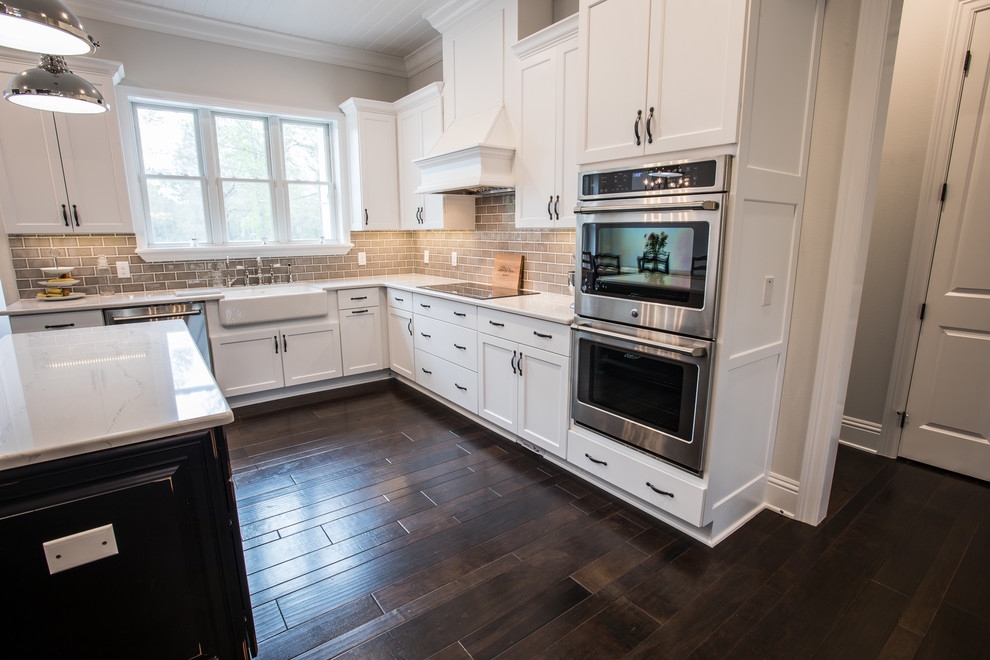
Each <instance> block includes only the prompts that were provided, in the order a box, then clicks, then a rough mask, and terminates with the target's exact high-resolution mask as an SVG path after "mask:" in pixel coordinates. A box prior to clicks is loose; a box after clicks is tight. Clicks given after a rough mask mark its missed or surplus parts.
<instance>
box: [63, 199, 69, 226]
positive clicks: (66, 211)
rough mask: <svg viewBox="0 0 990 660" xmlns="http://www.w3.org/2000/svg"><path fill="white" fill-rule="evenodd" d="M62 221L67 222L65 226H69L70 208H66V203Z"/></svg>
mask: <svg viewBox="0 0 990 660" xmlns="http://www.w3.org/2000/svg"><path fill="white" fill-rule="evenodd" d="M62 221H63V222H65V226H66V227H68V226H69V210H68V209H67V208H65V204H62Z"/></svg>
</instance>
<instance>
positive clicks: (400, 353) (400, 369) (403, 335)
mask: <svg viewBox="0 0 990 660" xmlns="http://www.w3.org/2000/svg"><path fill="white" fill-rule="evenodd" d="M414 350H415V349H414V345H413V313H412V294H411V293H408V292H406V291H400V290H398V289H389V290H388V359H389V366H390V367H391V368H392V371H394V372H395V373H397V374H399V375H401V376H405V377H406V378H409V379H410V380H415V379H416V371H415V359H414V354H415V353H414Z"/></svg>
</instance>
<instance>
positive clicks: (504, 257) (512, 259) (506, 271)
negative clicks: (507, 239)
mask: <svg viewBox="0 0 990 660" xmlns="http://www.w3.org/2000/svg"><path fill="white" fill-rule="evenodd" d="M522 276H523V255H521V254H496V255H495V266H494V268H493V269H492V288H493V289H512V290H514V291H518V290H519V289H521V288H522Z"/></svg>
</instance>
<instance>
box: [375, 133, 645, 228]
mask: <svg viewBox="0 0 990 660" xmlns="http://www.w3.org/2000/svg"><path fill="white" fill-rule="evenodd" d="M636 144H639V142H637V143H636ZM364 224H365V225H367V224H368V209H365V210H364Z"/></svg>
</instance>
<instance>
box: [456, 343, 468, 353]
mask: <svg viewBox="0 0 990 660" xmlns="http://www.w3.org/2000/svg"><path fill="white" fill-rule="evenodd" d="M454 348H456V349H458V350H461V351H466V350H467V346H459V345H457V344H454Z"/></svg>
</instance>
